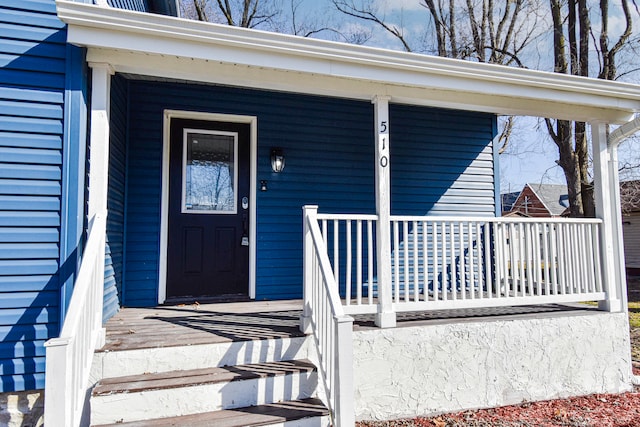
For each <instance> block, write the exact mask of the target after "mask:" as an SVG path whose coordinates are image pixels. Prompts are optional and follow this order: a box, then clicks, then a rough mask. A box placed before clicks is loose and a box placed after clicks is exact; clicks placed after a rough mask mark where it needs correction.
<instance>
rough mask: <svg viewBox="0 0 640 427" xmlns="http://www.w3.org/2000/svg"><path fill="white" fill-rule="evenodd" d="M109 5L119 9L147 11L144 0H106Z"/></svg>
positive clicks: (147, 7)
mask: <svg viewBox="0 0 640 427" xmlns="http://www.w3.org/2000/svg"><path fill="white" fill-rule="evenodd" d="M107 2H108V4H109V6H111V7H117V8H119V9H129V10H135V11H137V12H148V11H149V6H148V5H147V1H146V0H108V1H107Z"/></svg>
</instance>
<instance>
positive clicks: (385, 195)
mask: <svg viewBox="0 0 640 427" xmlns="http://www.w3.org/2000/svg"><path fill="white" fill-rule="evenodd" d="M390 99H391V97H389V96H383V95H376V96H374V97H373V100H372V102H373V104H374V108H375V122H374V129H375V130H374V132H375V135H376V142H375V143H376V214H377V215H378V222H377V225H376V259H377V260H378V313H377V314H376V325H377V326H378V327H380V328H393V327H394V326H396V314H395V312H394V311H393V295H392V292H391V229H390V219H391V194H390V193H391V178H390V177H391V173H390V171H389V170H390V167H391V161H390V158H391V156H390V155H389V100H390Z"/></svg>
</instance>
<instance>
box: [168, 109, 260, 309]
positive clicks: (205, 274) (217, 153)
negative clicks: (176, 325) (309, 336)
mask: <svg viewBox="0 0 640 427" xmlns="http://www.w3.org/2000/svg"><path fill="white" fill-rule="evenodd" d="M249 135H250V130H249V125H245V124H237V123H222V122H210V121H201V120H187V119H172V120H171V133H170V149H169V153H170V155H169V223H168V224H169V225H168V226H169V230H168V247H167V257H168V258H167V299H169V300H171V299H186V300H189V299H194V300H195V299H202V298H206V297H225V298H237V297H243V296H247V295H248V292H249V220H250V218H249V209H248V207H249V206H248V204H249V187H250V186H249V175H250V172H249V170H250V168H249V161H250V160H249V159H250V156H249Z"/></svg>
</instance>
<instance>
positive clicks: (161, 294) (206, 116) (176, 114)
mask: <svg viewBox="0 0 640 427" xmlns="http://www.w3.org/2000/svg"><path fill="white" fill-rule="evenodd" d="M176 118H177V119H192V120H207V121H217V122H229V123H244V124H248V125H249V127H250V143H249V149H250V175H251V176H250V178H249V179H250V183H249V193H250V196H249V200H250V201H249V218H250V220H249V298H251V299H255V297H256V248H257V241H256V238H257V218H256V214H257V212H258V210H257V208H256V203H257V193H256V191H257V186H256V179H257V176H258V165H257V158H258V154H257V152H258V118H257V117H255V116H240V115H234V114H218V113H202V112H194V111H180V110H165V111H164V117H163V126H162V128H163V131H162V195H161V208H160V260H159V269H158V270H159V271H158V304H163V303H164V302H165V300H166V299H167V242H168V225H169V146H170V144H169V143H170V123H171V119H176Z"/></svg>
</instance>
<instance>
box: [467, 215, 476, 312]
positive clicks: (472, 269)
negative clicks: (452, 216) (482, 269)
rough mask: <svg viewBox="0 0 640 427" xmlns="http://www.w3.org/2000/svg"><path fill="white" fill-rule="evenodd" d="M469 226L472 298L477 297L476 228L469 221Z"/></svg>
mask: <svg viewBox="0 0 640 427" xmlns="http://www.w3.org/2000/svg"><path fill="white" fill-rule="evenodd" d="M467 228H468V235H469V237H468V245H469V250H468V253H469V291H470V293H471V299H475V298H476V274H475V270H476V269H475V266H474V263H475V260H474V252H475V250H474V246H473V242H474V241H475V238H474V236H473V230H474V229H475V227H473V226H472V223H471V222H469V223H467Z"/></svg>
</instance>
